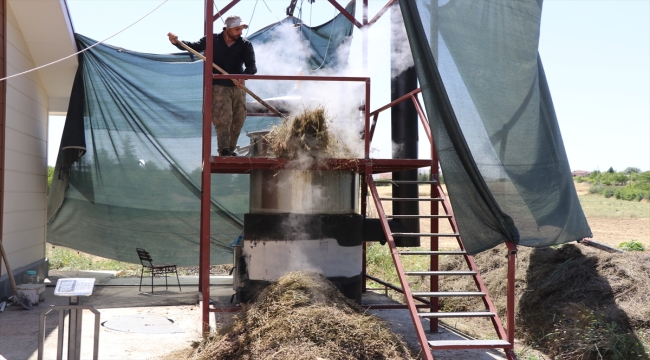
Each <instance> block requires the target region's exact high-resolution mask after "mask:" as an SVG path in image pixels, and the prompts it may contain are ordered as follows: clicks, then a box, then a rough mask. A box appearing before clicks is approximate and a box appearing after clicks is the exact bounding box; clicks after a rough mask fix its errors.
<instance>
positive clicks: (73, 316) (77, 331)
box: [38, 297, 100, 360]
mask: <svg viewBox="0 0 650 360" xmlns="http://www.w3.org/2000/svg"><path fill="white" fill-rule="evenodd" d="M72 298H73V297H71V298H70V305H67V306H50V307H49V308H48V309H47V310H45V311H44V312H43V313H41V317H40V324H39V331H38V360H43V357H44V353H45V323H46V319H47V314H49V313H50V312H51V311H52V310H59V328H58V336H57V337H58V341H57V349H56V358H57V360H62V359H63V345H64V344H63V333H64V331H65V329H64V328H65V316H66V315H68V360H79V359H81V324H82V319H83V315H82V314H83V310H90V311H91V312H93V314H95V329H94V330H95V332H94V341H93V360H97V359H99V325H100V322H99V320H100V319H99V311H97V310H96V309H95V308H94V307H92V306H83V305H75V303H76V304H78V303H79V300H78V297H76V298H77V299H76V300H73V299H72Z"/></svg>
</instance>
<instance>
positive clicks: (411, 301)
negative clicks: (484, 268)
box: [365, 174, 516, 359]
mask: <svg viewBox="0 0 650 360" xmlns="http://www.w3.org/2000/svg"><path fill="white" fill-rule="evenodd" d="M365 181H366V183H367V185H368V189H369V192H370V193H371V194H372V198H373V201H374V204H375V208H376V210H377V215H378V218H379V219H380V222H381V224H382V227H383V230H384V234H385V237H386V242H387V244H388V247H389V250H390V254H391V256H392V258H393V261H394V263H395V269H396V271H397V274H398V277H399V280H400V284H401V292H402V293H403V294H404V298H405V300H406V307H407V308H408V311H409V314H410V315H411V319H412V320H413V324H414V326H415V330H416V333H417V338H418V340H419V342H420V345H421V349H422V356H423V358H424V359H433V355H432V353H431V351H432V350H453V349H495V348H497V349H503V350H504V352H505V353H506V356H507V358H508V359H516V357H515V355H514V351H513V343H514V255H515V253H516V249H515V248H514V246H511V245H509V246H508V248H509V251H508V256H509V263H508V266H509V270H508V274H509V276H508V280H509V286H508V290H509V291H508V320H509V321H508V324H509V326H508V329H509V330H510V331H508V332H506V330H505V329H504V327H503V325H502V322H501V320H500V319H499V316H498V315H497V312H496V308H495V306H494V304H493V302H492V300H491V299H490V296H489V294H488V293H487V288H486V286H485V284H484V283H483V279H482V278H481V276H480V274H479V271H478V268H477V266H476V263H475V262H474V260H473V258H472V256H471V255H468V254H467V252H466V251H465V247H464V246H463V242H462V240H461V237H460V234H459V233H458V227H457V225H456V220H455V219H454V215H453V211H452V209H451V206H450V204H449V201H448V200H447V198H446V197H445V196H444V192H443V190H442V188H441V186H440V184H439V183H438V182H437V181H391V183H392V184H396V185H399V184H431V185H432V186H431V188H432V191H431V193H432V194H431V196H432V197H427V198H424V197H420V198H408V199H405V198H382V197H380V196H379V194H378V191H377V187H376V184H375V181H374V179H373V178H372V175H370V174H366V177H365ZM382 201H429V202H431V204H432V206H431V208H432V211H431V214H430V215H390V214H386V213H385V210H384V206H383V204H382ZM439 204H441V205H442V209H443V210H444V214H442V215H439V214H437V213H438V211H437V209H438V205H439ZM389 218H393V219H400V218H417V219H432V226H431V231H432V232H430V233H404V232H392V231H391V229H390V226H389V224H388V219H389ZM439 219H446V220H448V221H449V225H450V226H451V229H452V231H453V232H452V233H440V232H438V226H437V225H438V224H437V221H438V220H439ZM398 236H399V237H408V236H418V237H430V238H431V240H432V241H431V246H430V250H428V251H408V250H400V249H398V248H397V247H396V245H395V241H394V237H398ZM440 237H453V238H455V239H456V241H457V243H458V247H459V250H455V251H440V250H439V249H438V239H439V238H440ZM403 256H426V257H429V258H430V267H429V270H427V271H421V270H413V271H411V270H407V269H404V267H403V262H402V260H401V257H403ZM439 256H462V257H463V258H464V260H465V263H466V264H467V270H462V271H440V270H438V261H439ZM510 275H512V278H511V276H510ZM413 276H419V277H423V276H426V277H430V279H431V281H430V284H431V286H430V289H429V291H412V290H411V286H410V284H409V277H413ZM441 276H471V277H473V280H474V283H475V285H476V289H477V291H462V292H443V291H439V290H438V280H439V277H441ZM369 278H371V279H373V280H375V281H376V279H374V278H372V277H369ZM510 281H511V282H510ZM511 286H512V288H511ZM510 290H512V292H511V291H510ZM442 297H479V298H481V299H482V302H483V305H484V308H482V309H477V310H475V311H468V312H439V311H438V299H439V298H442ZM425 299H429V300H428V301H427V300H425ZM416 302H420V303H423V304H427V305H428V306H425V307H428V308H429V309H428V311H426V312H420V311H418V308H422V307H423V306H422V305H416ZM447 318H488V319H490V320H491V321H492V325H493V326H494V329H495V332H496V337H497V338H498V340H433V341H430V340H428V339H427V337H426V333H425V330H424V327H423V326H422V322H421V319H429V321H430V325H431V326H430V331H431V332H434V333H435V332H437V330H438V320H439V319H447ZM511 321H512V322H511Z"/></svg>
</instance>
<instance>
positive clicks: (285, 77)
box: [212, 74, 370, 83]
mask: <svg viewBox="0 0 650 360" xmlns="http://www.w3.org/2000/svg"><path fill="white" fill-rule="evenodd" d="M212 78H213V79H244V80H303V81H305V80H306V81H350V82H352V81H357V82H368V83H369V82H370V78H369V77H360V76H316V75H248V74H228V75H223V74H214V75H213V76H212Z"/></svg>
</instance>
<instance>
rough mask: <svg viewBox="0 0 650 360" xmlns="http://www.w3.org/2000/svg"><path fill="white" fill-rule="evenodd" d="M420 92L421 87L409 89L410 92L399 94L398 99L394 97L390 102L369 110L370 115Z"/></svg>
mask: <svg viewBox="0 0 650 360" xmlns="http://www.w3.org/2000/svg"><path fill="white" fill-rule="evenodd" d="M420 92H422V89H421V88H417V89H415V90H413V91H411V92H409V93H407V94H404V95H403V96H400V97H399V98H398V99H396V100H394V101H392V102H390V103H388V104H386V105H384V106H382V107H380V108H379V109H377V110H375V111H373V112H371V113H370V115H371V116H372V115H374V114H376V113H380V112H382V111H384V110H386V109H390V108H391V107H393V106H395V105H397V104H399V103H401V102H402V101H404V100H407V99H410V98H411V96H413V95H416V94H419V93H420Z"/></svg>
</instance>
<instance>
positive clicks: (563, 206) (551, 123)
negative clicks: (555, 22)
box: [399, 0, 592, 253]
mask: <svg viewBox="0 0 650 360" xmlns="http://www.w3.org/2000/svg"><path fill="white" fill-rule="evenodd" d="M399 3H400V7H401V10H402V15H403V18H404V23H405V26H406V30H407V33H408V37H409V44H410V46H411V51H412V53H413V58H414V61H415V67H416V71H417V74H418V79H419V81H420V85H421V87H422V93H423V100H424V103H425V105H426V110H427V116H428V118H429V123H430V125H431V129H432V133H433V136H434V141H435V146H436V150H437V152H438V156H439V158H440V164H441V168H442V172H443V174H444V176H445V183H446V185H447V190H448V192H449V197H450V200H451V202H452V206H453V208H454V212H455V215H456V221H457V222H458V226H459V230H460V234H461V236H462V237H463V243H464V244H465V246H466V248H467V250H468V252H470V253H478V252H480V251H483V250H486V249H489V248H491V247H494V246H495V245H497V244H500V243H502V242H505V241H512V242H514V243H518V244H521V245H525V246H535V247H541V246H549V245H554V244H561V243H566V242H569V241H574V240H579V239H583V238H585V237H591V236H592V234H591V230H590V228H589V226H588V224H587V221H586V218H585V216H584V213H583V211H582V208H581V206H580V203H579V201H578V197H577V194H576V191H575V188H574V184H573V180H572V176H571V171H570V168H569V163H568V160H567V156H566V153H565V151H564V144H563V142H562V136H561V134H560V129H559V126H558V121H557V118H556V116H555V111H554V108H553V102H552V99H551V95H550V91H549V86H548V84H547V82H546V77H545V75H544V70H543V68H542V63H541V60H540V57H539V55H538V50H537V49H538V43H539V29H540V20H541V15H542V1H541V0H539V1H538V0H520V1H511V0H492V1H471V0H440V1H438V0H417V1H405V0H400V2H399Z"/></svg>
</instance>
